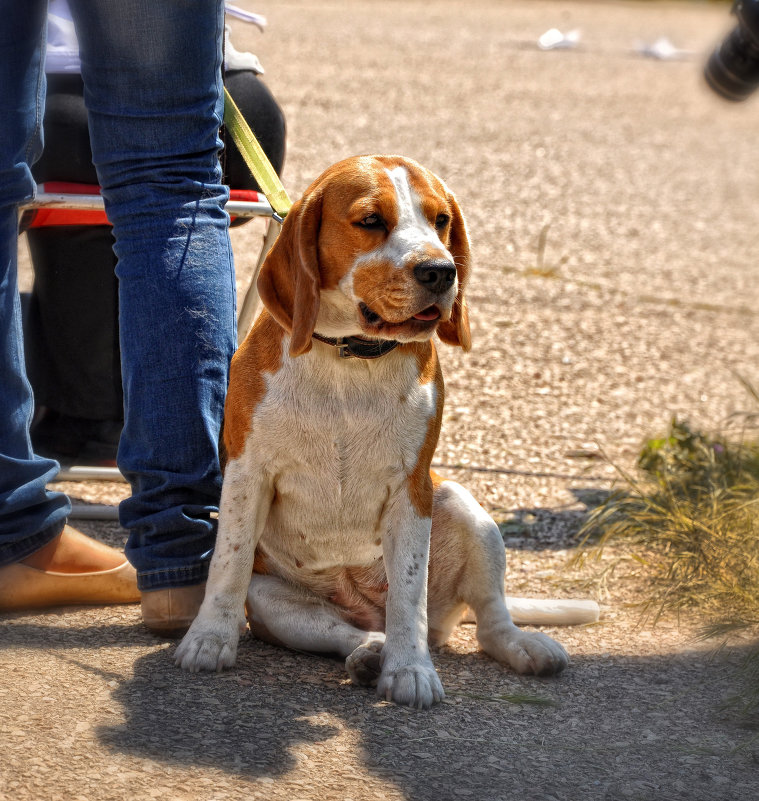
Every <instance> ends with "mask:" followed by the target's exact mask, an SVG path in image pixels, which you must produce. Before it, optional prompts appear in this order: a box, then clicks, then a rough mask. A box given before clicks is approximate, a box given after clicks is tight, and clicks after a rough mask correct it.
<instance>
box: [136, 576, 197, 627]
mask: <svg viewBox="0 0 759 801" xmlns="http://www.w3.org/2000/svg"><path fill="white" fill-rule="evenodd" d="M205 593H206V585H205V583H203V584H193V585H191V586H189V587H169V588H168V589H163V590H147V591H145V592H143V593H142V620H143V622H144V623H145V625H146V626H147V627H148V628H149V629H150V630H151V631H152V632H154V633H155V634H161V635H163V636H164V637H180V636H182V635H183V634H184V633H185V632H186V631H187V629H189V628H190V624H191V623H192V621H193V620H195V617H196V615H197V614H198V610H199V609H200V605H201V604H202V603H203V596H204V595H205Z"/></svg>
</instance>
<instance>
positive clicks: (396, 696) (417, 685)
mask: <svg viewBox="0 0 759 801" xmlns="http://www.w3.org/2000/svg"><path fill="white" fill-rule="evenodd" d="M377 695H378V696H379V697H380V698H383V699H384V700H385V701H394V702H395V703H396V704H401V705H402V706H410V707H414V708H415V709H429V708H430V707H431V706H432V705H433V704H437V703H438V702H440V701H442V700H443V698H445V692H444V690H443V685H442V684H441V682H440V678H439V677H438V675H437V671H436V670H435V668H434V667H433V665H432V662H429V661H428V662H422V663H421V664H411V665H404V666H401V667H398V668H395V669H389V668H388V666H387V664H386V665H385V667H384V668H383V669H382V674H381V675H380V678H379V681H378V682H377Z"/></svg>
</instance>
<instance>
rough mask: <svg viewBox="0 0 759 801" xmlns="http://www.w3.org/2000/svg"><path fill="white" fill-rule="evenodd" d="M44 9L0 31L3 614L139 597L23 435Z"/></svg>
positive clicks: (16, 7)
mask: <svg viewBox="0 0 759 801" xmlns="http://www.w3.org/2000/svg"><path fill="white" fill-rule="evenodd" d="M46 8H47V4H46V3H43V2H39V1H37V2H28V3H7V4H4V5H3V25H2V27H0V52H2V58H1V59H0V410H1V412H2V414H1V415H0V610H7V609H16V608H22V607H25V606H40V605H43V606H44V605H56V604H58V603H62V602H67V601H68V602H85V603H86V602H101V601H105V602H108V601H113V600H123V601H127V600H129V601H134V600H136V599H137V593H136V588H135V587H134V576H133V575H132V576H131V578H130V576H129V575H127V574H126V573H125V572H124V571H123V570H121V567H123V565H122V564H121V563H122V562H123V556H120V555H119V554H118V552H116V551H115V550H113V549H110V548H106V547H105V546H100V544H99V543H95V542H93V541H90V540H88V539H87V538H85V537H83V536H82V535H80V534H78V533H77V532H75V531H73V530H71V529H69V528H68V527H66V526H65V523H66V515H67V514H68V512H69V510H70V504H69V501H68V499H67V498H66V497H65V495H63V494H61V493H59V492H51V491H49V490H48V489H47V488H46V485H47V483H48V482H49V481H50V480H52V479H53V478H54V477H55V475H56V474H57V471H58V465H57V463H56V462H54V461H52V460H49V459H40V458H38V457H37V456H35V454H34V453H33V451H32V447H31V441H30V438H29V424H30V421H31V417H32V411H33V401H32V394H31V389H30V387H29V382H28V380H27V378H26V372H25V369H24V358H23V342H22V329H21V307H20V302H19V297H18V279H17V267H18V260H17V247H18V243H17V239H18V232H17V215H18V205H19V204H20V203H21V202H23V201H24V200H27V199H30V198H31V197H32V196H33V194H34V180H33V179H32V175H31V171H30V165H31V164H32V162H33V161H34V159H35V158H36V157H37V156H38V155H39V152H40V149H41V145H42V130H41V122H42V108H43V99H44V91H45V84H44V73H43V70H42V61H43V58H44V23H45V13H46ZM127 567H128V566H127ZM114 571H115V572H116V573H118V575H115V574H114ZM104 574H108V575H104Z"/></svg>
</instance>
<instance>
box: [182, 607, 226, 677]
mask: <svg viewBox="0 0 759 801" xmlns="http://www.w3.org/2000/svg"><path fill="white" fill-rule="evenodd" d="M239 639H240V632H239V629H238V626H237V624H236V623H233V624H232V625H231V626H228V625H227V624H226V621H213V622H210V621H208V622H206V621H203V620H201V619H200V617H198V618H196V619H195V621H194V622H193V624H192V626H190V630H189V631H188V632H187V634H185V636H184V638H183V639H182V642H180V643H179V646H178V647H177V651H176V654H175V655H174V664H175V665H177V666H178V667H181V668H182V669H183V670H189V671H190V672H191V673H199V672H200V671H201V670H216V671H221V670H224V668H229V667H232V665H234V663H235V659H236V658H237V643H238V641H239Z"/></svg>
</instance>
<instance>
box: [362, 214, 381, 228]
mask: <svg viewBox="0 0 759 801" xmlns="http://www.w3.org/2000/svg"><path fill="white" fill-rule="evenodd" d="M356 224H357V225H360V226H361V227H362V228H369V229H372V230H380V229H383V230H384V229H385V228H386V227H387V226H386V225H385V221H384V220H383V219H382V217H380V216H379V214H369V215H368V216H367V217H364V219H363V220H361V221H360V222H358V223H356Z"/></svg>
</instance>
